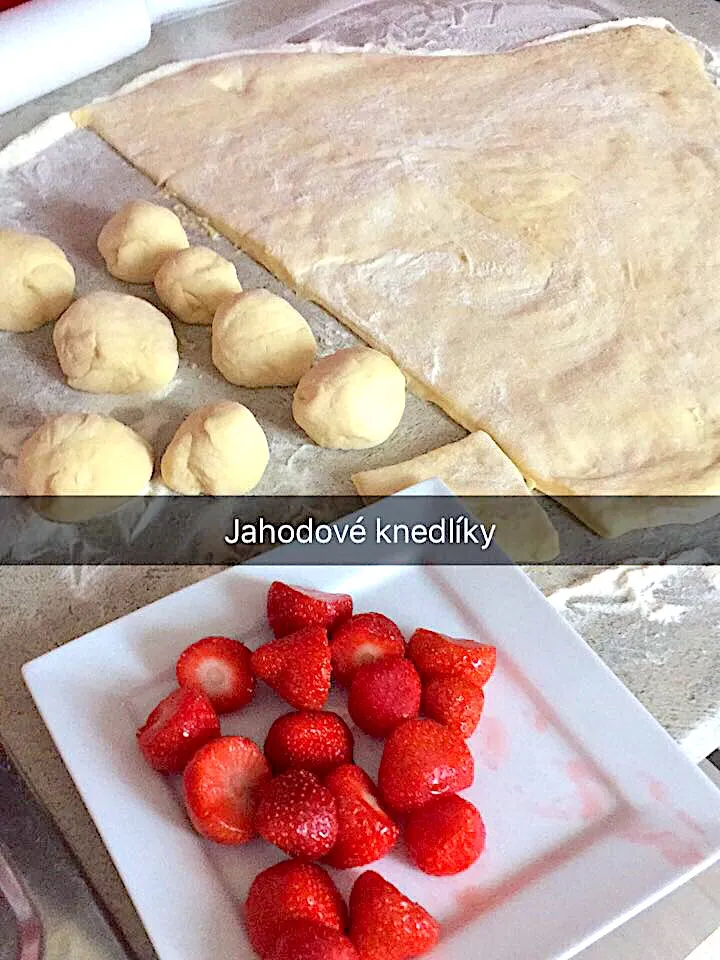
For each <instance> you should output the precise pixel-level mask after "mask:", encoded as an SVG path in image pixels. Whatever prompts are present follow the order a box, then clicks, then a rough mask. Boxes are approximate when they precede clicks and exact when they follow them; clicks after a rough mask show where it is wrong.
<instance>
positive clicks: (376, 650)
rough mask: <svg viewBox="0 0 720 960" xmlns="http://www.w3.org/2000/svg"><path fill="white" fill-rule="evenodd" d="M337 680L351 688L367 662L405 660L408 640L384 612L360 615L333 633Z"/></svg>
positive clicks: (332, 645)
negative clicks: (353, 678) (354, 675)
mask: <svg viewBox="0 0 720 960" xmlns="http://www.w3.org/2000/svg"><path fill="white" fill-rule="evenodd" d="M330 653H331V656H332V665H333V677H334V678H335V679H336V680H337V682H338V683H339V684H340V685H341V686H343V687H348V686H350V681H351V680H352V677H353V674H354V673H355V671H356V670H357V668H358V667H360V666H362V665H363V664H364V663H372V662H373V661H374V660H381V659H382V658H383V657H404V656H405V638H404V637H403V635H402V633H400V630H399V629H398V626H397V624H395V623H393V621H392V620H390V619H389V618H388V617H385V616H383V614H382V613H357V614H356V615H355V616H354V617H350V619H349V620H345V622H344V623H341V624H340V626H339V627H336V628H335V630H333V633H332V636H331V637H330Z"/></svg>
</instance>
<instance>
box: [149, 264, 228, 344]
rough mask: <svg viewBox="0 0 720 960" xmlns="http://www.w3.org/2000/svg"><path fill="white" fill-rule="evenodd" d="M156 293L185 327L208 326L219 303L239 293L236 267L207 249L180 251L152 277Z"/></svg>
mask: <svg viewBox="0 0 720 960" xmlns="http://www.w3.org/2000/svg"><path fill="white" fill-rule="evenodd" d="M154 282H155V290H156V291H157V295H158V296H159V297H160V299H161V300H162V302H163V303H164V304H165V306H166V307H167V308H168V309H169V310H172V312H173V313H174V314H175V316H176V317H179V319H180V320H182V321H183V322H184V323H199V324H205V325H206V326H209V325H210V324H211V323H212V321H213V317H214V315H215V311H216V310H217V308H218V306H219V305H220V303H221V302H222V301H223V300H225V299H227V297H230V296H232V295H233V294H234V293H240V291H241V290H242V287H241V286H240V281H239V280H238V276H237V271H236V270H235V264H234V263H230V261H229V260H226V259H225V258H224V257H221V256H220V254H219V253H215V251H214V250H210V249H209V248H208V247H189V248H188V249H187V250H179V251H178V252H177V253H174V254H173V255H172V256H171V257H168V259H167V260H166V261H165V262H164V263H163V265H162V266H161V267H160V269H159V270H158V272H157V273H156V274H155V281H154Z"/></svg>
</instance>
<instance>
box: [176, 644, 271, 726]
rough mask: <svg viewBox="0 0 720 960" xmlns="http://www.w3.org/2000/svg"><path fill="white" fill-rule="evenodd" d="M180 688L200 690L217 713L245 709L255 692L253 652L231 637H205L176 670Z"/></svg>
mask: <svg viewBox="0 0 720 960" xmlns="http://www.w3.org/2000/svg"><path fill="white" fill-rule="evenodd" d="M176 674H177V680H178V683H179V684H180V686H181V687H185V688H187V689H189V690H201V691H202V692H203V693H204V694H205V695H206V696H207V697H208V699H209V700H210V702H211V703H212V705H213V706H214V707H215V709H216V710H217V712H218V713H230V712H231V711H233V710H240V709H241V708H242V707H244V706H246V705H247V704H248V703H249V702H250V701H251V700H252V697H253V693H254V692H255V678H254V677H253V674H252V670H251V669H250V651H249V650H248V648H247V647H246V646H245V645H244V644H243V643H240V641H239V640H232V639H231V638H230V637H203V638H202V640H198V641H197V642H196V643H193V644H192V645H191V646H189V647H188V648H187V650H185V651H184V652H183V653H182V654H181V655H180V659H179V660H178V662H177V667H176Z"/></svg>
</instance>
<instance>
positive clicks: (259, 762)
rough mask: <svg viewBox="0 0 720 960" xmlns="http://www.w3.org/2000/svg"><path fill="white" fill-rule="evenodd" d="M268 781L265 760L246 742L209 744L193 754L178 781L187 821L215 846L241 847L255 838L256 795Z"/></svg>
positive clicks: (222, 739)
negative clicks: (183, 792)
mask: <svg viewBox="0 0 720 960" xmlns="http://www.w3.org/2000/svg"><path fill="white" fill-rule="evenodd" d="M269 779H270V767H269V766H268V763H267V760H266V759H265V757H264V756H263V754H262V752H261V750H260V748H259V747H258V746H257V744H255V743H253V741H252V740H248V739H247V738H246V737H220V739H218V740H213V741H212V742H211V743H208V744H206V745H205V746H204V747H203V748H202V749H201V750H199V751H198V752H197V753H196V754H195V756H194V757H193V758H192V760H191V761H190V763H189V764H188V766H187V768H186V770H185V775H184V777H183V786H184V790H185V805H186V808H187V812H188V816H189V817H190V821H191V822H192V824H193V826H194V827H195V829H196V830H197V831H198V833H200V834H202V835H203V836H204V837H207V838H208V839H210V840H214V841H215V842H216V843H223V844H235V845H237V844H241V843H247V842H248V840H251V839H252V838H253V837H254V836H255V828H254V826H253V816H254V813H255V807H256V805H257V796H258V792H259V790H260V788H261V787H262V786H263V784H264V783H266V782H267V781H268V780H269Z"/></svg>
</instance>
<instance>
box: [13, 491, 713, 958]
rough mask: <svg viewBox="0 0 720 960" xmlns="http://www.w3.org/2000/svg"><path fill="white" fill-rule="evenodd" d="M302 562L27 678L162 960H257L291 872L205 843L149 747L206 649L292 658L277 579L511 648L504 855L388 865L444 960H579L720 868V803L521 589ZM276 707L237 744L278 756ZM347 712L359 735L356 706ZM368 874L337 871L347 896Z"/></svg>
mask: <svg viewBox="0 0 720 960" xmlns="http://www.w3.org/2000/svg"><path fill="white" fill-rule="evenodd" d="M421 491H422V492H433V493H439V492H443V488H441V487H438V486H437V485H436V484H432V483H431V484H429V485H423V487H422V488H421ZM371 513H372V511H368V510H366V511H365V516H366V517H369V516H371ZM295 549H301V548H295ZM328 549H330V548H328ZM284 556H285V557H287V556H288V554H286V553H284V552H283V550H278V551H276V552H275V553H274V554H273V559H277V561H278V564H279V565H277V566H266V565H259V564H257V563H251V564H247V565H245V566H243V567H235V568H232V569H228V570H226V571H224V572H223V573H220V574H218V575H217V576H213V577H211V578H209V579H206V580H203V581H202V582H200V583H197V584H194V585H193V586H190V587H188V588H187V589H185V590H181V591H179V592H178V593H175V594H173V595H171V596H168V597H166V598H164V599H162V600H159V601H157V602H155V603H152V604H150V605H149V606H147V607H145V608H143V609H141V610H138V611H136V612H135V613H132V614H130V615H129V616H126V617H123V618H122V619H120V620H117V621H115V622H114V623H109V624H107V625H106V626H104V627H101V628H100V629H98V630H94V631H93V632H92V633H89V634H87V635H86V636H83V637H80V638H79V639H78V640H75V641H74V642H72V643H69V644H67V645H65V646H63V647H61V648H59V649H57V650H54V651H52V652H51V653H48V654H46V655H45V656H42V657H40V658H38V659H37V660H34V661H32V662H31V663H29V664H27V665H26V666H25V668H24V677H25V680H26V683H27V685H28V687H29V688H30V691H31V693H32V695H33V697H34V699H35V702H36V704H37V706H38V709H39V710H40V713H41V714H42V717H43V719H44V721H45V723H46V724H47V727H48V729H49V731H50V733H51V735H52V737H53V739H54V741H55V743H56V745H57V748H58V750H59V751H60V754H61V755H62V757H63V760H64V761H65V763H66V765H67V767H68V769H69V771H70V774H71V775H72V777H73V779H74V781H75V783H76V784H77V787H78V789H79V791H80V793H81V795H82V797H83V800H84V801H85V804H86V805H87V808H88V810H89V811H90V814H91V816H92V817H93V819H94V821H95V823H96V825H97V827H98V830H99V831H100V833H101V835H102V838H103V840H104V842H105V844H106V846H107V849H108V851H109V853H110V856H111V857H112V859H113V861H114V862H115V865H116V867H117V869H118V871H119V872H120V875H121V876H122V878H123V880H124V882H125V885H126V887H127V890H128V892H129V894H130V896H131V897H132V899H133V901H134V903H135V906H136V907H137V910H138V912H139V914H140V916H141V917H142V920H143V922H144V924H145V927H146V929H147V932H148V934H149V936H150V939H151V940H152V942H153V944H154V946H155V949H156V951H157V953H158V955H159V957H160V958H161V960H217V958H218V957H227V958H231V957H232V958H233V960H244V958H248V960H249V958H251V957H252V956H253V953H252V951H251V949H250V946H249V944H248V941H247V939H246V937H245V933H244V931H243V925H242V913H241V905H242V903H243V901H244V899H245V896H246V893H247V890H248V887H249V885H250V883H251V881H252V879H253V878H254V876H255V875H256V874H257V873H258V871H260V870H262V869H264V868H265V867H267V866H269V865H271V864H272V863H274V862H276V861H277V860H279V859H281V858H282V855H281V854H280V853H279V852H278V851H275V850H274V848H271V847H270V846H268V845H266V844H263V843H261V842H260V841H253V842H252V843H250V844H249V845H247V846H245V847H241V848H235V849H224V848H220V847H218V846H214V845H212V844H211V843H209V842H206V841H203V840H202V839H200V838H199V837H198V836H196V835H195V834H194V833H193V831H192V829H191V828H190V827H189V825H188V823H187V821H186V819H185V816H184V814H183V809H182V804H181V802H180V800H179V794H178V784H177V783H176V782H172V781H169V780H166V779H164V778H163V777H161V776H159V775H158V774H155V773H153V772H152V771H151V770H150V769H149V768H148V767H147V766H146V764H145V762H144V761H143V759H142V757H141V755H140V753H139V751H138V748H137V745H136V741H135V729H136V727H137V726H138V725H139V724H140V723H141V722H142V721H143V720H144V718H145V716H146V714H147V713H148V712H149V710H150V709H151V707H152V706H154V705H155V703H156V702H157V701H158V700H159V699H160V698H161V697H163V696H165V695H166V694H167V693H169V692H170V690H171V689H172V687H173V666H174V661H175V659H176V658H177V656H178V654H179V653H180V652H181V651H182V650H183V648H184V647H185V646H187V645H188V644H189V643H191V642H192V641H194V640H196V639H198V638H199V637H201V636H204V635H207V634H212V633H221V634H228V635H231V636H235V637H237V638H239V639H241V640H243V641H244V642H245V643H247V644H248V645H249V646H250V647H256V646H258V645H259V644H261V643H263V642H265V641H266V640H268V639H270V631H269V629H268V627H267V625H266V622H265V617H264V609H265V594H266V591H267V587H268V584H269V583H270V582H271V581H272V580H273V579H280V580H285V581H287V582H290V583H297V584H300V585H302V586H305V587H313V588H317V589H320V590H329V591H342V592H348V593H351V594H352V595H353V598H354V601H355V609H356V611H358V612H360V611H363V610H379V611H381V612H383V613H385V614H387V615H388V616H390V617H392V618H393V619H395V620H396V621H397V623H398V624H399V625H400V626H401V628H402V629H403V630H404V631H405V633H406V635H409V634H410V633H411V632H412V630H413V629H415V628H416V627H420V626H423V627H428V628H431V629H435V630H440V631H442V632H445V633H449V634H451V635H455V636H466V637H475V638H477V639H480V640H483V641H486V642H487V641H490V642H493V643H495V644H497V647H498V650H499V657H498V668H497V671H496V674H495V675H494V677H493V678H492V679H491V680H490V682H489V684H488V686H487V690H486V710H485V714H484V716H483V718H482V720H481V722H480V726H479V728H478V731H477V733H476V734H475V736H473V738H472V739H471V741H470V747H471V749H472V752H473V754H474V757H475V761H476V779H475V783H474V785H473V786H472V788H471V789H470V790H468V791H466V794H465V795H466V796H467V797H468V798H469V799H471V800H472V801H474V802H475V803H476V804H477V806H478V807H479V809H480V811H481V812H482V815H483V817H484V819H485V822H486V826H487V832H488V841H487V849H486V852H485V854H484V855H483V856H482V857H481V859H480V860H479V861H478V862H477V863H476V864H475V866H474V867H472V868H471V869H470V870H468V871H467V872H465V873H463V874H461V875H459V876H457V877H454V878H449V879H437V878H431V877H428V876H425V875H423V874H422V873H420V872H418V871H417V870H416V869H414V868H413V867H412V866H411V865H410V864H409V863H408V862H407V860H406V859H405V858H404V856H403V853H402V850H399V851H398V852H396V853H394V854H393V855H391V856H390V857H388V858H386V859H385V860H384V861H381V862H380V863H379V864H378V865H377V869H379V871H380V872H381V873H383V874H384V875H385V876H386V877H387V878H388V879H389V880H390V881H391V882H393V883H395V884H396V885H397V886H398V887H400V889H401V890H403V891H404V892H405V893H406V894H408V895H409V896H410V897H412V898H413V899H415V900H418V901H419V902H420V903H422V904H424V905H425V906H427V907H428V908H429V909H430V910H431V911H432V912H433V913H434V915H435V916H436V917H437V918H438V920H439V921H440V922H441V924H442V927H443V938H442V941H441V944H440V945H439V946H438V948H437V949H436V951H435V952H434V954H433V956H434V957H437V958H444V960H466V958H467V957H470V956H480V955H482V956H485V957H492V958H493V960H517V958H519V957H522V958H523V960H565V958H569V957H572V956H574V955H575V954H577V953H578V952H579V951H581V950H582V949H583V948H584V947H585V946H587V945H588V944H590V943H591V942H593V941H594V940H596V939H598V938H599V937H601V936H602V935H603V934H605V933H607V932H609V931H610V930H611V929H613V928H614V927H616V926H618V925H619V924H620V923H622V922H623V921H624V920H626V919H628V918H629V917H631V916H632V915H634V914H636V913H638V912H639V911H640V910H642V909H643V908H645V907H647V906H649V905H650V904H651V903H653V902H654V901H656V900H658V899H659V898H660V897H662V896H663V895H665V894H667V893H669V892H670V891H671V890H673V889H674V888H676V887H678V886H679V885H680V884H682V883H684V882H685V881H686V880H688V879H690V878H691V877H692V876H693V875H695V874H697V873H698V872H700V871H701V870H703V869H704V868H706V867H708V866H710V864H712V863H713V862H714V861H715V860H717V859H718V857H719V856H720V791H718V790H717V789H716V787H715V786H714V785H713V784H712V783H711V782H710V781H709V780H708V779H707V778H706V777H705V776H704V774H703V773H702V772H701V771H700V770H699V769H697V768H696V767H695V766H694V765H693V764H692V763H691V762H690V761H689V760H688V759H686V757H685V756H684V755H683V754H682V752H681V751H680V749H679V748H678V747H677V746H676V744H675V743H674V742H673V741H672V740H671V739H670V737H669V736H668V735H667V734H666V733H665V731H664V730H663V729H662V728H661V727H660V726H659V724H658V723H657V722H656V721H655V720H654V719H653V718H652V717H651V716H650V715H649V714H648V713H647V712H646V711H645V709H644V708H643V707H642V706H641V705H640V704H639V703H638V701H637V700H635V698H634V697H633V696H632V695H631V694H630V693H629V692H628V691H627V689H626V688H625V687H624V686H623V685H622V684H621V683H620V681H619V680H617V678H616V677H615V676H614V675H613V674H612V673H611V671H610V670H609V669H608V668H607V667H606V666H605V665H604V664H603V663H602V661H601V660H600V659H599V658H598V657H597V656H596V655H595V654H594V653H593V652H592V651H591V650H590V649H589V647H588V646H587V645H586V644H585V643H584V642H583V640H582V639H581V638H580V637H579V636H578V635H577V634H576V633H575V632H574V631H573V630H572V629H571V628H570V626H568V624H567V623H566V622H565V621H564V620H563V619H562V618H561V617H560V615H559V614H558V613H556V612H555V611H554V610H553V609H552V607H551V606H550V605H549V604H548V603H547V601H546V600H545V598H544V597H543V596H542V594H541V593H540V592H539V591H538V590H537V589H536V588H535V587H534V586H533V584H532V583H531V582H530V581H529V580H528V579H527V577H525V575H524V574H523V573H522V572H521V571H520V570H519V569H517V568H515V567H512V566H487V565H483V566H477V567H472V566H462V567H460V566H458V567H452V566H448V567H431V566H405V565H398V566H380V567H378V566H375V567H372V566H364V567H348V566H345V567H317V566H314V567H304V566H302V565H300V566H298V565H296V564H295V563H293V565H291V566H283V565H282V560H283V557H284ZM295 559H297V555H296V554H295ZM260 686H261V689H260V690H259V694H258V696H257V698H256V701H255V704H254V706H253V708H252V709H249V710H248V711H246V712H245V713H241V714H239V715H237V716H233V717H230V718H227V719H226V720H225V721H224V724H223V729H224V732H226V733H241V734H244V735H246V736H249V737H252V738H253V739H255V740H257V741H258V742H259V743H262V741H263V739H264V735H265V733H266V731H267V729H268V727H269V725H270V723H271V722H272V721H273V719H274V718H275V717H277V716H278V715H280V714H281V713H284V712H285V711H286V710H287V709H288V708H287V707H286V706H283V704H282V703H281V702H280V701H279V700H278V699H276V698H275V697H274V695H272V693H271V692H270V691H269V690H268V689H267V688H264V687H262V685H260ZM328 708H329V709H331V710H337V711H338V712H339V713H340V714H342V715H343V716H345V717H346V719H347V714H346V710H345V706H344V698H343V696H342V695H340V694H338V693H336V692H333V694H332V697H331V700H330V702H329V704H328ZM356 733H357V737H356V745H357V748H356V760H357V762H358V763H360V764H361V765H363V766H364V767H366V769H367V770H368V771H369V772H370V773H371V774H372V775H373V776H374V775H375V774H376V773H377V766H378V762H379V758H380V750H379V747H378V745H377V744H376V743H373V742H370V741H369V740H368V739H367V738H366V737H364V736H363V735H362V734H361V733H360V732H359V731H356ZM356 873H357V871H343V872H337V871H336V872H334V875H335V877H336V879H337V881H338V884H339V886H340V888H341V889H342V890H343V892H344V893H346V894H347V893H348V891H349V888H350V886H351V884H352V880H353V877H354V875H355V874H356Z"/></svg>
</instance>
